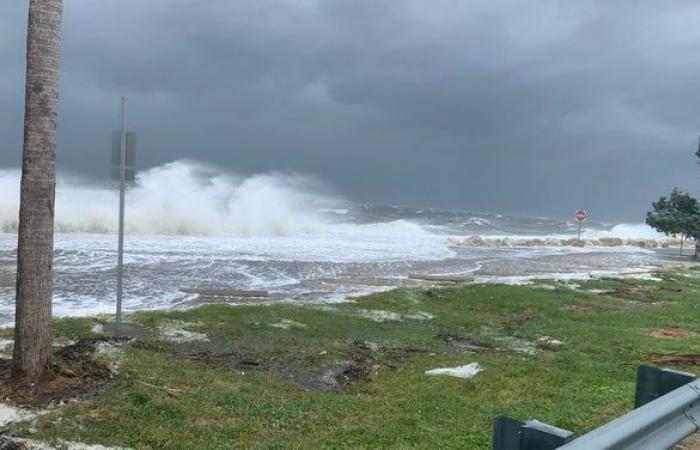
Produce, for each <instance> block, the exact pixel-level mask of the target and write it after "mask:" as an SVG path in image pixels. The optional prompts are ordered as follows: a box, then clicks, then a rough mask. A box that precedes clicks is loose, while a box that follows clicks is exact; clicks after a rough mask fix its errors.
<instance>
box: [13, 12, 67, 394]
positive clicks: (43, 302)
mask: <svg viewBox="0 0 700 450" xmlns="http://www.w3.org/2000/svg"><path fill="white" fill-rule="evenodd" d="M62 13H63V1H62V0H30V2H29V26H28V29H27V74H26V85H25V110H24V146H23V153H22V184H21V194H20V211H19V230H18V244H17V297H16V312H15V345H14V353H13V355H12V369H13V374H14V375H15V376H17V377H22V378H24V379H27V380H39V379H41V378H42V377H43V376H44V375H47V374H48V371H49V368H50V365H51V300H52V289H53V232H54V197H55V186H56V125H57V118H58V91H59V64H60V44H61V18H62Z"/></svg>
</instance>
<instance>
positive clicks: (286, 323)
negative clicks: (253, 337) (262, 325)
mask: <svg viewBox="0 0 700 450" xmlns="http://www.w3.org/2000/svg"><path fill="white" fill-rule="evenodd" d="M270 326H271V327H273V328H282V329H283V330H288V329H290V328H306V324H305V323H301V322H297V321H295V320H289V319H282V320H280V321H279V322H275V323H271V324H270Z"/></svg>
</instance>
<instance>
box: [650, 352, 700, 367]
mask: <svg viewBox="0 0 700 450" xmlns="http://www.w3.org/2000/svg"><path fill="white" fill-rule="evenodd" d="M648 359H649V361H650V362H652V363H654V364H665V365H670V366H699V365H700V353H674V354H659V353H655V354H652V355H649V358H648Z"/></svg>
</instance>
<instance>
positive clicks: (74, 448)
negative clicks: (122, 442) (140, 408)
mask: <svg viewBox="0 0 700 450" xmlns="http://www.w3.org/2000/svg"><path fill="white" fill-rule="evenodd" d="M0 450H129V449H127V448H125V447H105V446H104V445H99V444H92V445H91V444H83V443H81V442H66V441H62V442H59V443H57V444H55V445H52V444H49V443H47V442H41V441H36V440H33V439H18V438H12V437H8V436H0Z"/></svg>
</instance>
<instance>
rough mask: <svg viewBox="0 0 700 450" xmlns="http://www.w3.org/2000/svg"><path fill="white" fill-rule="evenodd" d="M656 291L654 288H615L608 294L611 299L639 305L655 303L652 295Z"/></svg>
mask: <svg viewBox="0 0 700 450" xmlns="http://www.w3.org/2000/svg"><path fill="white" fill-rule="evenodd" d="M656 291H657V288H655V287H640V288H628V287H616V288H614V289H613V290H612V291H610V292H608V295H609V296H611V297H616V298H621V299H624V300H630V301H633V302H640V303H653V302H655V301H657V299H656V298H655V297H654V293H655V292H656Z"/></svg>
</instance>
